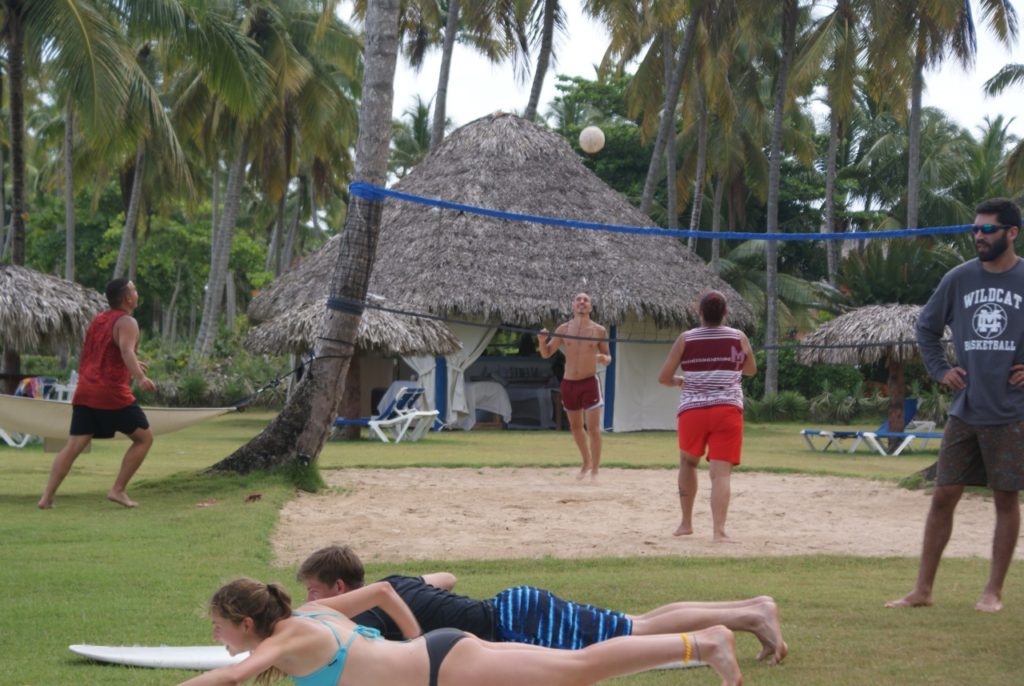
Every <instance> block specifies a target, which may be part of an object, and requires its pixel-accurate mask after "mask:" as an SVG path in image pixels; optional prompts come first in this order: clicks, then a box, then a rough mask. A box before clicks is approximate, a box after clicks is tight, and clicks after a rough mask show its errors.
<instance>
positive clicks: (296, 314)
mask: <svg viewBox="0 0 1024 686" xmlns="http://www.w3.org/2000/svg"><path fill="white" fill-rule="evenodd" d="M325 312H326V310H325V307H324V304H323V301H321V302H319V303H309V304H305V305H299V306H297V307H292V308H290V309H288V310H287V311H285V312H281V313H279V314H278V315H277V316H275V317H272V318H271V319H268V320H266V321H262V322H260V323H259V324H257V325H256V326H254V327H253V328H251V329H250V330H249V335H248V336H247V337H246V340H245V346H246V347H247V348H248V349H249V350H251V351H253V352H258V353H281V352H289V353H296V354H301V353H304V352H307V351H309V350H312V349H313V347H314V344H315V343H316V337H317V336H319V335H320V332H321V331H322V330H323V328H322V324H323V319H324V314H325ZM250 313H251V308H250ZM250 316H252V315H251V314H250ZM357 336H358V338H357V343H358V345H359V347H360V348H361V349H362V350H377V351H382V352H387V353H391V354H399V355H423V354H428V355H447V354H449V353H453V352H455V351H456V350H458V349H459V345H460V344H459V339H458V338H456V337H455V336H454V335H453V334H452V332H451V331H450V330H449V329H448V327H446V326H445V325H444V324H442V323H441V322H438V321H435V320H432V319H423V318H421V317H403V316H401V315H397V314H392V313H390V312H382V311H380V310H372V309H370V310H367V311H366V312H365V313H364V314H363V317H362V319H361V320H360V321H359V331H358V333H357Z"/></svg>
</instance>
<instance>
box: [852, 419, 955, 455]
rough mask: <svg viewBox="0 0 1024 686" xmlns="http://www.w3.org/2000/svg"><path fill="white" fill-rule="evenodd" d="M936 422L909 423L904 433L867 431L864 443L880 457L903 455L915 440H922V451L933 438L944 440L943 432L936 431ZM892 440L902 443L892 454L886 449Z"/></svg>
mask: <svg viewBox="0 0 1024 686" xmlns="http://www.w3.org/2000/svg"><path fill="white" fill-rule="evenodd" d="M934 429H935V422H908V423H907V426H906V428H905V429H904V430H903V431H865V432H864V441H865V442H866V443H867V444H868V445H869V446H871V447H872V448H873V449H874V450H875V451H877V452H878V454H879V455H884V456H889V455H892V456H893V457H895V456H896V455H899V454H900V453H902V452H903V451H904V450H905V449H906V448H909V447H910V444H911V443H913V442H914V441H915V440H918V439H920V440H921V442H922V444H921V449H922V450H923V449H925V448H927V447H928V441H930V440H932V439H933V438H934V439H936V440H939V441H941V440H942V432H941V431H935V430H934ZM890 439H896V440H898V441H899V442H900V443H899V445H898V446H896V449H895V450H893V451H892V452H891V453H890V452H888V451H887V450H886V449H885V446H886V444H888V442H889V440H890Z"/></svg>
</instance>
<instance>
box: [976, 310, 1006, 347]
mask: <svg viewBox="0 0 1024 686" xmlns="http://www.w3.org/2000/svg"><path fill="white" fill-rule="evenodd" d="M1007 321H1008V319H1007V316H1006V310H1004V309H1003V308H1002V306H1001V305H997V304H995V303H987V304H985V305H982V306H981V307H979V308H978V309H977V310H975V312H974V316H973V317H972V318H971V324H972V325H973V327H974V333H975V334H977V335H978V336H979V337H980V338H985V339H990V338H997V337H998V336H999V335H1000V334H1002V333H1003V331H1005V330H1006V324H1007Z"/></svg>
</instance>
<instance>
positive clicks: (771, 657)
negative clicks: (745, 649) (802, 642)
mask: <svg viewBox="0 0 1024 686" xmlns="http://www.w3.org/2000/svg"><path fill="white" fill-rule="evenodd" d="M761 597H762V598H764V599H765V602H764V603H763V604H762V607H761V608H759V609H760V610H761V611H762V612H763V622H764V623H763V624H762V625H761V626H759V627H758V628H756V629H755V630H754V635H755V636H757V639H758V640H759V641H761V645H762V648H761V652H760V653H758V654H757V659H758V660H767V663H768V664H770V665H777V664H779V663H780V662H782V661H783V660H785V659H786V656H787V655H789V646H787V645H786V642H785V641H784V640H782V623H781V622H779V607H778V605H776V604H775V599H774V598H772V597H770V596H761Z"/></svg>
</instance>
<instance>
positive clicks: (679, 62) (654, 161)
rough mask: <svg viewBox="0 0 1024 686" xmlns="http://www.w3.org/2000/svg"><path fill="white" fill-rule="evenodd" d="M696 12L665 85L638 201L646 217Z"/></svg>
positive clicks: (693, 32) (673, 117) (673, 118)
mask: <svg viewBox="0 0 1024 686" xmlns="http://www.w3.org/2000/svg"><path fill="white" fill-rule="evenodd" d="M697 11H698V10H697V9H694V11H693V13H694V16H692V17H690V21H689V22H688V23H687V24H686V31H685V32H684V33H683V42H682V43H680V44H679V48H678V49H676V54H675V59H674V62H675V71H674V72H673V74H672V81H671V82H670V83H668V84H666V85H665V104H664V108H663V109H662V110H661V120H660V122H659V123H658V137H657V138H655V140H654V151H653V152H652V153H651V162H650V164H649V165H648V166H647V178H646V179H644V192H643V196H642V198H641V200H640V211H641V212H643V213H644V214H646V215H650V214H651V205H653V204H654V185H655V184H656V183H657V181H658V171H659V169H660V168H661V156H662V155H664V154H665V146H666V145H667V144H668V133H669V129H670V128H671V127H673V126H675V121H676V106H677V105H678V104H679V91H680V90H681V89H682V87H683V75H684V74H685V73H686V56H687V54H689V52H690V46H691V45H692V44H693V39H694V36H696V35H697V16H696V13H697Z"/></svg>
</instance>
